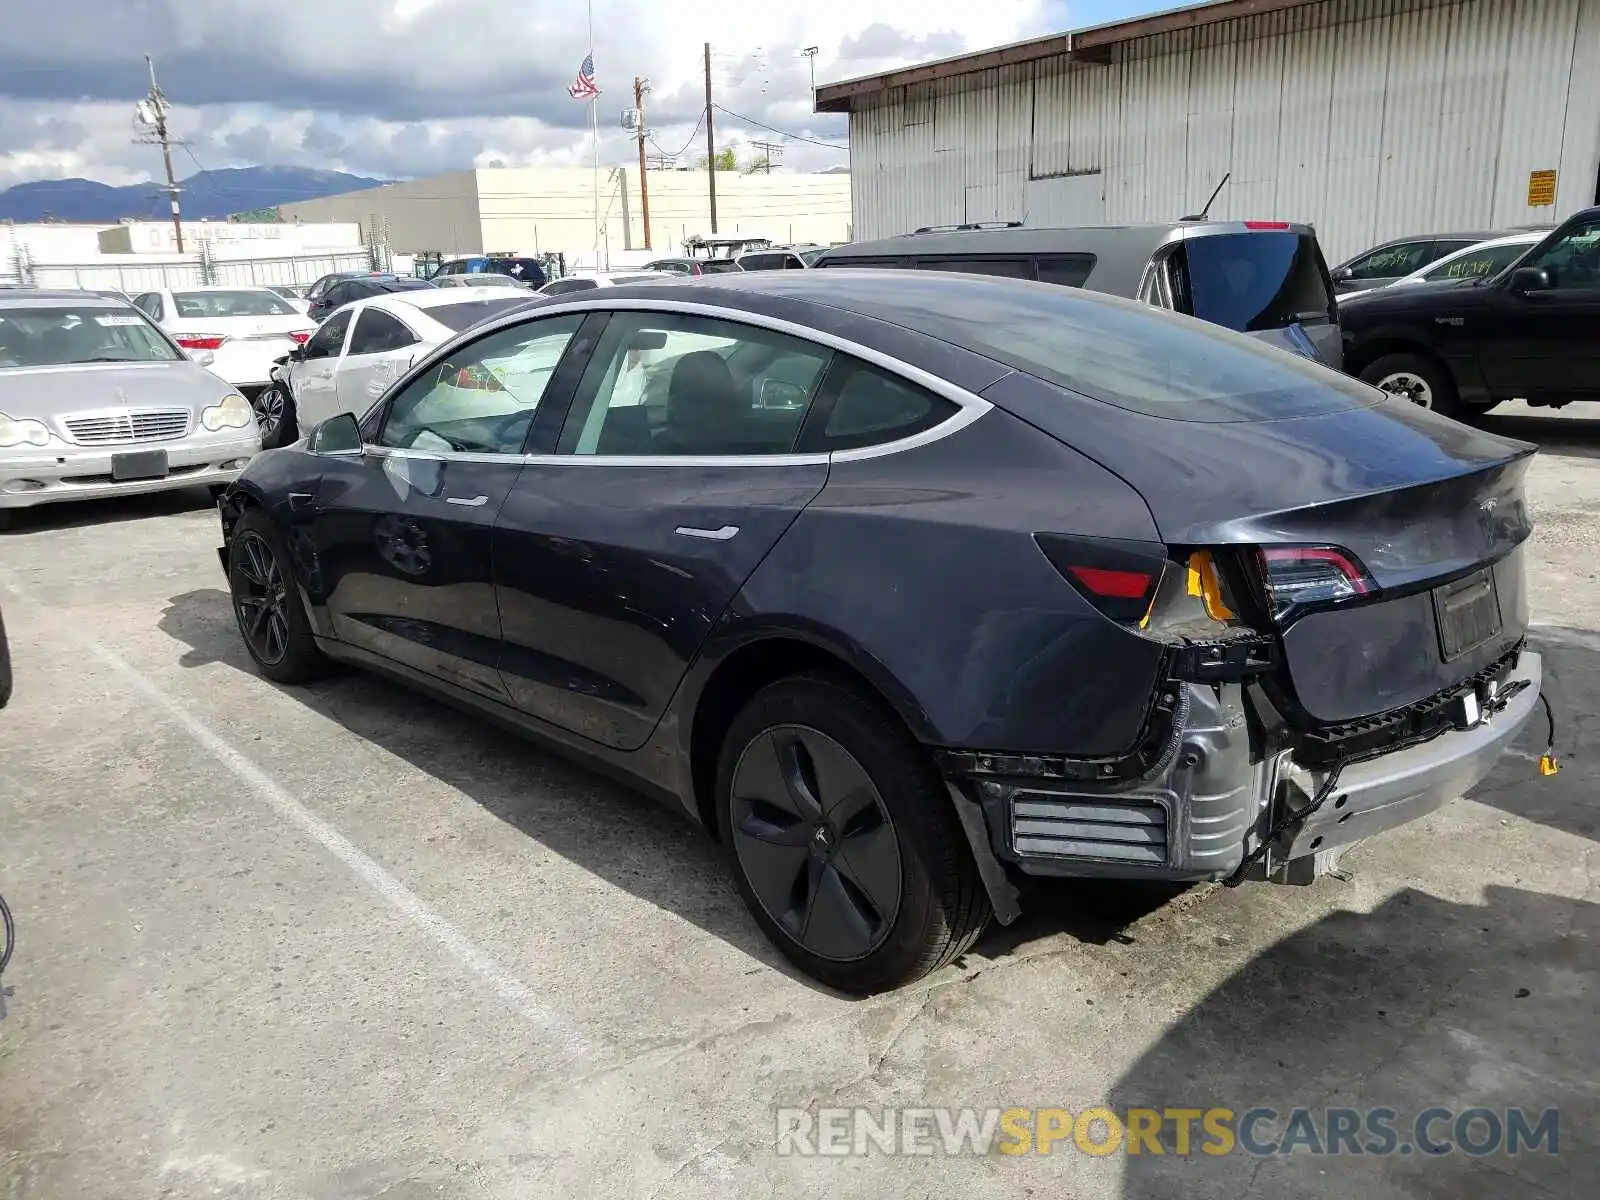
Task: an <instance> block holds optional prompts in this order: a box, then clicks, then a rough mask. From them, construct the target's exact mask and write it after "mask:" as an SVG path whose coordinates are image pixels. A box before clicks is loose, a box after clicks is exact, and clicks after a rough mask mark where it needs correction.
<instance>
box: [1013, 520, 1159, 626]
mask: <svg viewBox="0 0 1600 1200" xmlns="http://www.w3.org/2000/svg"><path fill="white" fill-rule="evenodd" d="M1033 540H1034V541H1035V542H1037V543H1038V544H1039V549H1041V550H1043V551H1044V556H1045V557H1046V558H1048V559H1049V560H1050V563H1051V565H1052V566H1054V567H1055V569H1056V570H1057V571H1059V572H1061V575H1062V577H1063V578H1064V579H1066V581H1067V582H1068V583H1070V584H1071V585H1072V586H1073V587H1075V588H1076V589H1077V590H1078V592H1079V594H1081V595H1082V596H1083V597H1084V599H1086V600H1088V601H1089V603H1090V604H1093V605H1094V606H1095V607H1096V608H1097V609H1099V610H1100V611H1101V612H1102V613H1104V614H1105V615H1106V616H1108V617H1110V618H1111V619H1112V620H1113V621H1120V622H1122V623H1123V624H1126V625H1137V624H1138V623H1139V622H1140V621H1142V620H1144V617H1145V614H1146V613H1148V612H1149V611H1150V603H1151V601H1152V600H1154V599H1155V594H1156V588H1157V587H1159V586H1160V583H1161V576H1162V573H1163V572H1164V571H1165V570H1166V567H1167V557H1166V547H1165V546H1162V545H1159V544H1157V543H1154V542H1128V541H1117V540H1114V539H1111V538H1089V537H1068V536H1066V535H1064V534H1055V533H1036V534H1034V535H1033Z"/></svg>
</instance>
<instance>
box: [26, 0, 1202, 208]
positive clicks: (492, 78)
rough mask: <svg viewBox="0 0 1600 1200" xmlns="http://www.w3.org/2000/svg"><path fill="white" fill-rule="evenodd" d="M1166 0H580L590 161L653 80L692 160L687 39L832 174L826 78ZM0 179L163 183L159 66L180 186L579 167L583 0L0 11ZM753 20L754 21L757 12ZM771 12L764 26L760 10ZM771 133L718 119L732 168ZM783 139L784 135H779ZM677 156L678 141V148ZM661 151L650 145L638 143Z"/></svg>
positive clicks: (836, 119) (672, 130) (195, 3)
mask: <svg viewBox="0 0 1600 1200" xmlns="http://www.w3.org/2000/svg"><path fill="white" fill-rule="evenodd" d="M1169 6H1170V5H1169V4H1163V3H1161V2H1160V0H979V2H977V3H973V2H972V0H791V2H790V3H779V4H773V5H766V4H760V3H755V2H751V0H593V11H594V57H595V66H596V74H597V76H598V80H599V83H600V86H601V88H602V89H603V91H604V93H605V94H604V95H603V96H602V97H601V99H600V104H599V116H600V123H601V152H602V159H603V160H604V161H607V162H623V161H627V160H628V159H629V158H630V156H631V155H632V154H633V143H632V142H631V140H629V138H628V136H627V135H626V134H625V133H624V132H623V131H622V130H620V129H619V128H618V127H617V121H618V114H619V112H620V110H621V109H622V108H624V107H627V106H629V105H631V103H632V98H631V91H632V83H633V77H634V75H636V74H638V75H643V76H647V77H648V78H649V79H650V80H651V81H652V85H653V94H652V95H651V96H650V97H649V98H648V99H647V106H648V111H649V124H650V126H651V129H652V133H653V141H654V143H655V147H656V149H658V150H659V151H661V152H663V153H668V154H671V153H675V152H678V151H680V150H684V151H685V158H686V159H690V158H693V157H694V156H695V155H696V154H700V153H703V147H704V135H703V134H701V135H699V136H698V137H696V136H695V122H696V120H697V119H698V118H699V115H700V111H701V108H702V106H703V102H704V85H703V82H702V77H701V65H702V45H703V43H705V42H706V41H708V40H709V41H710V42H711V43H712V65H713V81H714V88H715V93H716V94H715V99H716V101H717V103H718V104H719V105H721V106H723V107H725V108H727V109H730V110H732V111H733V112H736V113H739V114H741V115H742V116H744V117H746V118H749V119H750V121H751V122H761V123H764V124H766V125H770V126H772V127H773V128H775V129H778V130H782V131H783V132H784V133H787V134H794V135H803V136H804V137H808V138H811V139H814V141H813V142H806V141H801V140H798V139H797V138H792V139H789V140H788V147H789V148H788V150H787V151H786V158H785V163H786V165H788V166H792V167H795V168H798V169H801V170H821V169H825V168H827V167H830V166H837V165H843V164H844V163H845V162H846V155H845V154H844V153H842V152H841V151H840V150H837V149H833V148H831V147H830V145H826V144H821V145H819V144H815V143H831V144H832V145H835V146H842V145H843V144H844V142H845V125H844V118H843V117H842V116H827V115H825V116H817V115H814V114H813V113H812V112H811V105H810V93H809V82H808V76H807V62H806V59H805V58H804V57H802V56H801V55H800V54H799V51H800V50H801V49H802V48H804V47H807V46H816V47H817V48H818V51H819V52H818V54H817V56H816V77H817V81H818V82H819V83H821V82H826V81H829V80H833V79H842V78H847V77H850V76H854V75H861V74H865V73H868V72H872V71H875V70H879V69H882V68H885V67H890V66H897V65H901V64H904V63H909V62H918V61H923V60H926V59H930V58H939V57H943V56H946V55H950V54H957V53H960V52H961V51H963V50H969V49H980V48H983V47H986V46H993V45H998V44H1001V43H1004V42H1008V41H1015V40H1017V39H1020V38H1025V37H1030V36H1033V35H1035V34H1040V33H1048V32H1058V31H1060V30H1062V29H1067V28H1073V27H1078V26H1083V25H1088V24H1094V23H1097V22H1100V21H1105V20H1113V19H1116V18H1119V17H1123V16H1128V15H1132V14H1134V13H1138V12H1146V11H1151V10H1154V9H1157V8H1163V7H1169ZM0 9H3V11H4V16H3V28H4V37H3V38H0V103H3V104H4V110H3V111H4V114H5V115H4V118H3V119H0V188H4V187H7V186H9V185H11V184H14V183H20V182H23V181H25V180H31V179H55V178H62V177H66V176H84V177H87V178H91V179H99V180H102V181H103V182H106V183H112V184H125V183H132V182H136V181H139V180H143V179H149V178H151V177H152V176H153V175H156V174H158V173H159V172H160V169H161V166H160V155H159V153H158V152H157V151H156V150H155V148H154V147H149V146H139V145H134V144H132V143H131V139H132V137H133V135H134V133H135V130H134V128H133V124H132V113H133V104H134V101H135V100H137V99H138V98H139V97H140V96H141V95H142V94H143V92H144V89H145V86H146V82H147V80H146V77H145V65H144V60H143V57H142V56H143V55H144V54H145V53H150V54H153V55H154V56H155V57H156V63H157V67H158V69H159V71H160V76H161V83H162V86H163V87H164V89H165V90H166V92H167V93H168V95H169V97H170V98H171V100H172V101H173V103H174V105H175V109H174V115H173V119H172V124H173V128H174V132H175V133H176V134H178V135H180V136H182V137H183V138H184V139H186V140H187V141H188V142H189V143H190V145H189V147H188V148H187V149H180V150H178V151H177V152H176V159H177V161H176V163H175V166H176V167H177V168H178V172H179V174H180V176H181V175H188V174H191V173H192V172H193V171H195V170H196V169H198V168H199V167H200V166H202V165H203V166H205V167H208V168H217V167H226V166H248V165H258V164H273V165H283V164H294V165H303V166H316V167H327V168H333V169H338V170H346V171H351V172H354V173H357V174H362V175H375V176H379V177H383V178H408V177H414V176H419V175H427V174H430V173H433V172H436V171H442V170H449V169H457V168H463V167H467V166H472V165H477V166H491V165H498V164H504V165H507V166H522V165H533V164H549V165H567V164H579V163H587V162H588V161H589V155H590V153H591V151H590V145H591V143H590V142H589V130H588V109H587V106H585V105H583V104H581V103H578V102H575V101H573V100H571V99H569V98H568V96H567V93H566V88H567V85H568V84H569V83H571V82H572V79H573V76H574V74H575V73H576V70H577V66H578V63H579V62H580V61H581V59H582V58H583V55H584V51H585V49H586V47H587V45H588V41H589V38H588V33H587V30H586V17H585V6H584V3H583V0H0ZM763 12H765V14H766V15H762V14H763ZM774 13H776V14H779V15H772V14H774ZM771 137H772V135H771V134H770V133H768V132H767V131H765V130H763V129H761V128H759V127H757V126H756V125H755V124H752V123H746V122H744V121H740V120H736V119H734V118H732V117H725V116H723V115H721V114H718V118H717V141H718V145H719V146H722V145H728V144H732V145H734V146H735V147H736V148H737V149H738V151H739V152H740V154H741V157H743V156H744V155H745V154H746V153H747V152H748V143H749V141H750V140H751V139H766V138H771ZM780 140H782V139H780ZM686 147H687V149H685V148H686ZM652 152H654V151H652Z"/></svg>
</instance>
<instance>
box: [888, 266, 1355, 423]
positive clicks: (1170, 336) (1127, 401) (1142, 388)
mask: <svg viewBox="0 0 1600 1200" xmlns="http://www.w3.org/2000/svg"><path fill="white" fill-rule="evenodd" d="M882 278H883V280H884V284H885V291H884V296H883V304H882V307H881V309H878V310H877V315H882V316H884V317H885V318H886V319H888V320H891V321H896V322H897V323H902V324H906V325H910V326H911V327H912V328H915V329H918V330H921V331H922V332H924V333H928V334H931V335H932V336H934V337H936V338H940V339H942V340H944V341H948V342H952V343H954V344H955V345H957V346H964V347H966V348H968V349H970V350H973V351H976V352H977V353H979V354H983V355H986V356H987V357H989V358H992V359H995V360H996V361H998V362H1001V363H1004V364H1006V365H1007V366H1011V367H1014V368H1016V369H1017V370H1019V371H1025V372H1027V373H1028V374H1030V375H1036V376H1038V377H1039V378H1040V379H1044V380H1048V381H1049V382H1051V383H1054V384H1058V385H1059V386H1061V387H1065V388H1069V389H1071V390H1072V391H1075V392H1079V393H1081V394H1083V395H1085V396H1088V397H1089V398H1090V399H1093V400H1101V401H1104V402H1105V403H1107V404H1115V405H1116V406H1118V407H1119V408H1126V409H1131V410H1132V411H1134V412H1141V413H1147V414H1149V415H1150V416H1156V417H1169V418H1173V419H1176V420H1184V421H1270V420H1276V419H1279V418H1283V417H1301V416H1309V415H1313V414H1318V413H1329V412H1339V411H1342V410H1345V409H1351V408H1361V407H1366V406H1368V405H1371V404H1372V403H1374V401H1375V399H1376V394H1375V393H1374V392H1373V390H1372V389H1371V388H1370V387H1368V386H1367V385H1366V384H1364V383H1360V382H1358V381H1357V380H1354V379H1351V378H1350V377H1349V376H1347V375H1342V374H1340V373H1338V372H1337V371H1331V370H1329V369H1328V368H1326V367H1322V366H1319V365H1318V364H1316V363H1314V362H1312V361H1310V360H1309V359H1303V358H1300V357H1299V356H1298V355H1294V354H1290V353H1288V352H1286V351H1282V350H1277V349H1274V348H1272V347H1270V346H1267V345H1265V344H1263V343H1261V342H1259V341H1257V340H1256V339H1255V338H1251V337H1246V336H1244V335H1242V334H1238V333H1232V332H1230V331H1228V330H1226V329H1221V328H1218V327H1217V326H1215V325H1209V324H1205V323H1203V322H1200V321H1195V320H1191V319H1190V318H1188V317H1184V316H1179V315H1177V314H1175V313H1169V312H1166V311H1165V310H1162V309H1158V308H1154V307H1152V306H1150V305H1147V304H1141V303H1139V302H1138V301H1134V300H1124V299H1121V298H1119V297H1114V296H1101V295H1095V294H1092V293H1087V292H1084V291H1082V290H1080V289H1077V288H1064V287H1056V286H1054V285H1052V284H1044V283H1022V282H1018V281H1015V280H1002V279H997V280H993V281H989V280H977V279H974V280H972V281H971V282H969V283H967V284H966V285H965V286H964V287H963V289H962V291H963V294H962V295H961V297H960V300H959V305H957V304H956V302H955V301H954V299H953V298H952V297H950V296H945V297H943V299H944V301H945V304H944V305H940V304H939V303H938V299H939V297H938V293H937V292H935V293H932V294H931V295H930V296H929V298H928V299H927V300H924V298H923V295H922V294H920V293H918V292H917V291H915V290H913V289H908V288H904V287H901V286H896V284H895V282H894V281H893V279H892V277H891V276H890V275H888V274H887V273H886V274H885V275H884V276H882ZM952 307H956V308H958V310H959V311H951V308H952ZM874 309H877V306H874ZM896 309H899V310H900V312H899V313H898V314H897V313H896V312H895V311H894V310H896Z"/></svg>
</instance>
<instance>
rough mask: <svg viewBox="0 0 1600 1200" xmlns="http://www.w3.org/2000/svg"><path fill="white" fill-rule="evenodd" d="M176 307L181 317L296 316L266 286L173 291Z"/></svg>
mask: <svg viewBox="0 0 1600 1200" xmlns="http://www.w3.org/2000/svg"><path fill="white" fill-rule="evenodd" d="M172 303H173V307H175V308H176V309H177V310H178V316H180V317H185V318H189V317H200V318H208V317H292V316H296V315H297V314H296V313H295V311H294V309H293V308H291V307H290V306H289V305H287V304H285V303H284V302H283V297H282V296H279V295H277V294H276V293H274V292H269V291H268V290H267V289H266V288H240V289H239V290H238V291H237V292H173V293H172Z"/></svg>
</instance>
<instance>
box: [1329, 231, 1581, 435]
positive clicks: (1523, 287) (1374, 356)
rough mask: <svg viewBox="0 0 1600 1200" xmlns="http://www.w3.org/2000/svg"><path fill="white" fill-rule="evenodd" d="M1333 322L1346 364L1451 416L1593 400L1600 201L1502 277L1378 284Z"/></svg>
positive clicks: (1344, 306)
mask: <svg viewBox="0 0 1600 1200" xmlns="http://www.w3.org/2000/svg"><path fill="white" fill-rule="evenodd" d="M1339 321H1340V324H1341V325H1342V326H1343V328H1344V361H1345V369H1346V370H1348V371H1349V372H1350V373H1351V374H1352V375H1358V376H1360V377H1361V378H1362V379H1364V380H1366V381H1367V382H1368V383H1372V384H1376V385H1377V386H1378V387H1380V388H1382V389H1383V390H1384V391H1386V392H1391V393H1394V394H1396V395H1402V396H1406V397H1408V398H1409V399H1411V400H1412V401H1413V402H1415V403H1417V404H1420V405H1422V406H1423V407H1424V408H1431V409H1434V410H1436V411H1438V412H1442V413H1445V414H1447V415H1450V416H1461V417H1466V416H1471V415H1474V414H1476V413H1482V412H1487V411H1488V410H1489V409H1491V408H1493V407H1494V406H1495V405H1496V404H1499V403H1500V402H1501V401H1502V400H1526V401H1527V402H1528V403H1529V404H1532V405H1537V406H1544V407H1552V408H1560V407H1561V406H1562V405H1564V404H1570V403H1572V401H1574V400H1585V399H1595V398H1600V337H1596V336H1595V331H1596V329H1597V328H1600V208H1589V209H1585V210H1583V211H1582V212H1579V213H1577V214H1575V215H1574V216H1572V217H1571V218H1569V219H1568V220H1567V221H1566V222H1565V223H1564V224H1562V225H1561V226H1559V227H1558V228H1557V229H1556V230H1555V231H1554V232H1553V233H1551V234H1550V235H1549V236H1548V237H1546V238H1545V239H1544V241H1542V242H1540V243H1539V244H1538V245H1536V246H1534V247H1532V248H1531V249H1530V250H1529V251H1528V252H1527V253H1526V254H1524V255H1523V256H1522V257H1521V258H1520V259H1518V260H1517V261H1516V262H1514V263H1512V264H1511V265H1510V266H1509V267H1507V268H1506V269H1505V270H1503V271H1501V272H1500V273H1499V274H1498V275H1494V276H1490V277H1489V278H1485V279H1462V280H1447V281H1442V282H1439V283H1421V284H1416V285H1414V286H1411V287H1403V288H1380V289H1378V290H1377V291H1373V292H1368V293H1366V294H1365V295H1361V296H1353V297H1351V298H1350V299H1348V300H1346V301H1344V303H1343V304H1341V305H1340V306H1339Z"/></svg>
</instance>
